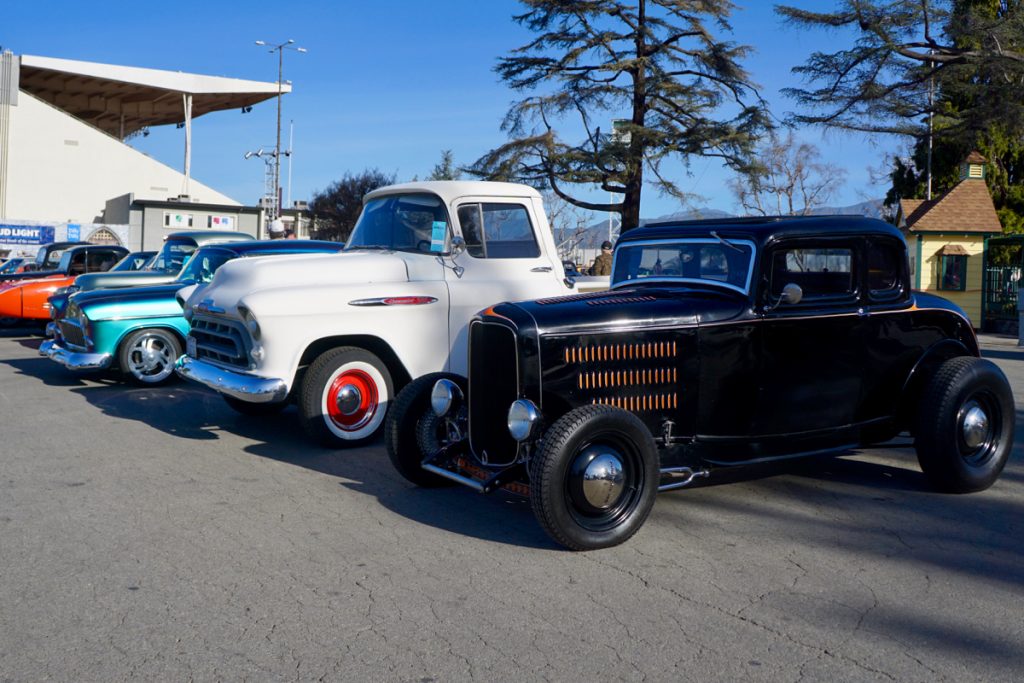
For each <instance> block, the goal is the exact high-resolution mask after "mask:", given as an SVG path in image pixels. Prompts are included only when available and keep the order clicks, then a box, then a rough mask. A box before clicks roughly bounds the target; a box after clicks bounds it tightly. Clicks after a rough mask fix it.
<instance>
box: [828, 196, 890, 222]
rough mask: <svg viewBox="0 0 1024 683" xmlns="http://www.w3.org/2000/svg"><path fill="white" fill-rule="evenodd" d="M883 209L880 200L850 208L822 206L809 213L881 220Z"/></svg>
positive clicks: (869, 201)
mask: <svg viewBox="0 0 1024 683" xmlns="http://www.w3.org/2000/svg"><path fill="white" fill-rule="evenodd" d="M883 208H884V207H883V201H882V200H881V199H869V200H868V201H866V202H861V203H859V204H851V205H850V206H839V207H835V206H823V207H821V208H820V209H814V210H813V211H811V213H812V214H813V215H815V216H867V217H868V218H881V217H882V215H883V214H882V211H883Z"/></svg>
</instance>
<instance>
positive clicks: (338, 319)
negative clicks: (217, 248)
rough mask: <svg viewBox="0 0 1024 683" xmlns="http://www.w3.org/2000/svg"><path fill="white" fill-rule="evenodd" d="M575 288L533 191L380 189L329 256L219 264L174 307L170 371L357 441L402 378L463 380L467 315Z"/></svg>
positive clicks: (327, 441) (320, 435) (451, 185)
mask: <svg viewBox="0 0 1024 683" xmlns="http://www.w3.org/2000/svg"><path fill="white" fill-rule="evenodd" d="M597 286H600V283H597ZM605 286H607V284H605ZM576 291H577V289H576V287H575V284H574V282H573V281H571V280H567V279H566V277H565V274H564V272H563V268H562V262H561V260H560V259H559V257H558V253H557V250H556V248H555V243H554V239H553V237H552V234H551V228H550V226H549V225H548V221H547V218H546V216H545V215H544V208H543V204H542V201H541V196H540V194H539V193H538V192H537V191H536V190H534V189H532V188H530V187H527V186H525V185H516V184H510V183H492V182H461V181H438V182H423V183H407V184H402V185H392V186H389V187H384V188H381V189H378V190H375V191H373V192H371V193H369V194H368V195H366V197H365V198H364V201H363V211H362V214H361V215H360V217H359V220H358V222H357V224H356V226H355V228H354V229H353V231H352V236H351V238H350V239H349V241H348V244H347V246H346V247H345V250H344V251H342V252H341V253H338V254H329V255H320V254H318V255H308V256H294V257H291V256H286V257H277V258H274V259H238V260H237V261H232V262H230V263H227V264H225V265H224V266H223V267H222V268H220V270H218V271H217V274H216V276H215V277H214V279H213V281H212V282H211V283H210V284H209V285H208V286H206V287H204V288H201V289H199V290H197V291H196V292H194V293H193V294H192V295H191V297H189V299H188V301H187V302H186V305H185V311H186V317H188V318H189V319H190V322H191V332H190V333H189V336H188V339H187V340H186V341H187V343H186V353H185V355H184V356H182V357H181V358H180V359H179V360H178V363H177V371H178V374H180V375H181V376H182V377H185V378H186V379H190V380H194V381H197V382H200V383H202V384H204V385H206V386H208V387H210V388H212V389H215V390H216V391H218V392H220V393H221V394H222V395H223V396H224V398H225V400H226V401H227V402H228V404H229V405H231V406H232V407H233V408H235V409H236V410H238V411H239V412H242V413H247V414H261V413H269V412H272V411H276V410H279V409H281V408H283V407H284V406H286V405H287V404H288V403H289V401H290V400H294V401H295V403H297V405H298V408H299V412H300V415H301V418H302V425H303V427H304V428H305V430H306V431H307V433H308V434H309V435H310V436H311V437H313V438H314V439H316V440H317V441H319V442H321V443H323V444H324V445H327V446H332V447H336V446H351V445H356V444H359V443H363V442H365V441H366V440H367V439H370V438H371V437H373V436H374V434H376V432H377V431H378V429H380V427H381V425H382V424H383V422H384V416H385V413H386V412H387V408H388V403H389V402H390V401H391V400H392V399H393V398H394V396H395V395H396V394H397V392H398V390H399V389H401V388H402V386H404V385H405V384H406V383H407V382H409V381H410V380H412V379H415V378H417V377H420V376H421V375H425V374H427V373H430V372H438V371H447V372H454V373H459V374H461V375H465V374H466V371H467V369H466V367H465V365H466V358H467V348H466V346H467V334H468V330H467V327H468V323H469V321H470V319H471V318H472V316H473V315H474V314H475V313H477V312H478V311H480V310H481V309H483V308H486V307H487V306H489V305H492V304H495V303H498V302H501V301H516V300H523V299H537V298H541V297H552V296H560V295H565V294H573V293H575V292H576Z"/></svg>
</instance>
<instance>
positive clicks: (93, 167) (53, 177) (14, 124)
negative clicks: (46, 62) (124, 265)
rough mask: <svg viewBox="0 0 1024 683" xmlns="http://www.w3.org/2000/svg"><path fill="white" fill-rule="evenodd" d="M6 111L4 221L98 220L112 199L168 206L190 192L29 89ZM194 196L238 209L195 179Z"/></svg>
mask: <svg viewBox="0 0 1024 683" xmlns="http://www.w3.org/2000/svg"><path fill="white" fill-rule="evenodd" d="M0 108H5V111H4V112H0V118H3V117H4V116H5V115H6V117H7V125H6V131H7V132H6V139H0V147H5V148H7V153H6V172H5V173H4V176H5V177H3V178H0V186H3V189H4V190H5V192H4V195H5V198H6V205H4V204H0V208H2V209H3V210H4V211H5V213H3V214H0V218H10V219H24V220H37V221H58V222H64V221H72V222H79V223H100V222H103V221H104V217H103V211H104V208H105V205H106V202H107V200H109V199H111V198H114V197H120V196H122V195H125V194H129V193H131V194H134V196H135V199H136V200H144V199H152V200H159V201H165V200H166V199H167V198H168V197H172V196H177V195H178V194H180V193H182V192H183V191H184V189H185V188H184V180H185V176H184V175H183V174H181V173H179V172H178V171H175V170H174V169H173V168H171V167H169V166H165V165H164V164H162V163H160V162H158V161H156V160H155V159H152V158H150V157H148V156H146V155H145V154H143V153H141V152H139V151H138V150H135V149H133V148H132V147H130V146H129V145H126V144H124V143H123V142H121V141H120V140H118V139H116V138H114V137H111V136H109V135H107V134H106V133H104V132H102V131H100V130H99V129H96V128H93V127H92V126H90V125H88V124H86V123H83V122H82V121H79V120H78V119H76V118H74V117H73V116H70V115H69V114H66V113H64V112H62V111H60V110H59V109H57V108H55V107H52V106H50V105H49V104H47V103H45V102H43V101H42V100H40V99H38V98H36V97H33V96H32V95H29V94H27V93H26V92H24V91H19V92H18V97H17V104H16V105H6V104H4V103H2V102H0ZM2 131H3V129H2V128H0V132H2ZM190 194H191V196H192V197H193V198H194V199H196V200H199V201H202V202H208V203H211V204H227V205H234V206H238V205H239V203H238V202H236V201H235V200H233V199H231V198H230V197H228V196H226V195H223V194H221V193H219V192H217V191H215V190H214V189H212V188H210V187H208V186H206V185H203V184H202V183H199V182H197V181H196V180H194V179H193V180H192V181H191V185H190Z"/></svg>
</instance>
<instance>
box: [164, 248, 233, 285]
mask: <svg viewBox="0 0 1024 683" xmlns="http://www.w3.org/2000/svg"><path fill="white" fill-rule="evenodd" d="M233 258H235V254H234V253H233V252H230V251H227V250H226V249H217V248H216V247H203V248H202V249H200V250H198V251H197V252H196V253H195V255H193V256H192V259H191V260H190V261H189V262H188V265H187V266H185V270H183V271H181V275H179V276H178V280H179V281H181V282H184V281H186V280H188V281H190V282H198V283H200V284H205V283H207V282H209V281H210V280H212V279H213V274H214V273H215V272H217V269H218V268H220V267H221V266H222V265H224V264H225V263H227V262H228V261H230V260H231V259H233Z"/></svg>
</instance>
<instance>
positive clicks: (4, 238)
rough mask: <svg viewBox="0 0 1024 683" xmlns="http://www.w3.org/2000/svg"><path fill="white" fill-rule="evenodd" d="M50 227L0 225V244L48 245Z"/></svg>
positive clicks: (51, 238)
mask: <svg viewBox="0 0 1024 683" xmlns="http://www.w3.org/2000/svg"><path fill="white" fill-rule="evenodd" d="M50 242H53V226H52V225H8V224H6V223H0V244H49V243H50Z"/></svg>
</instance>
